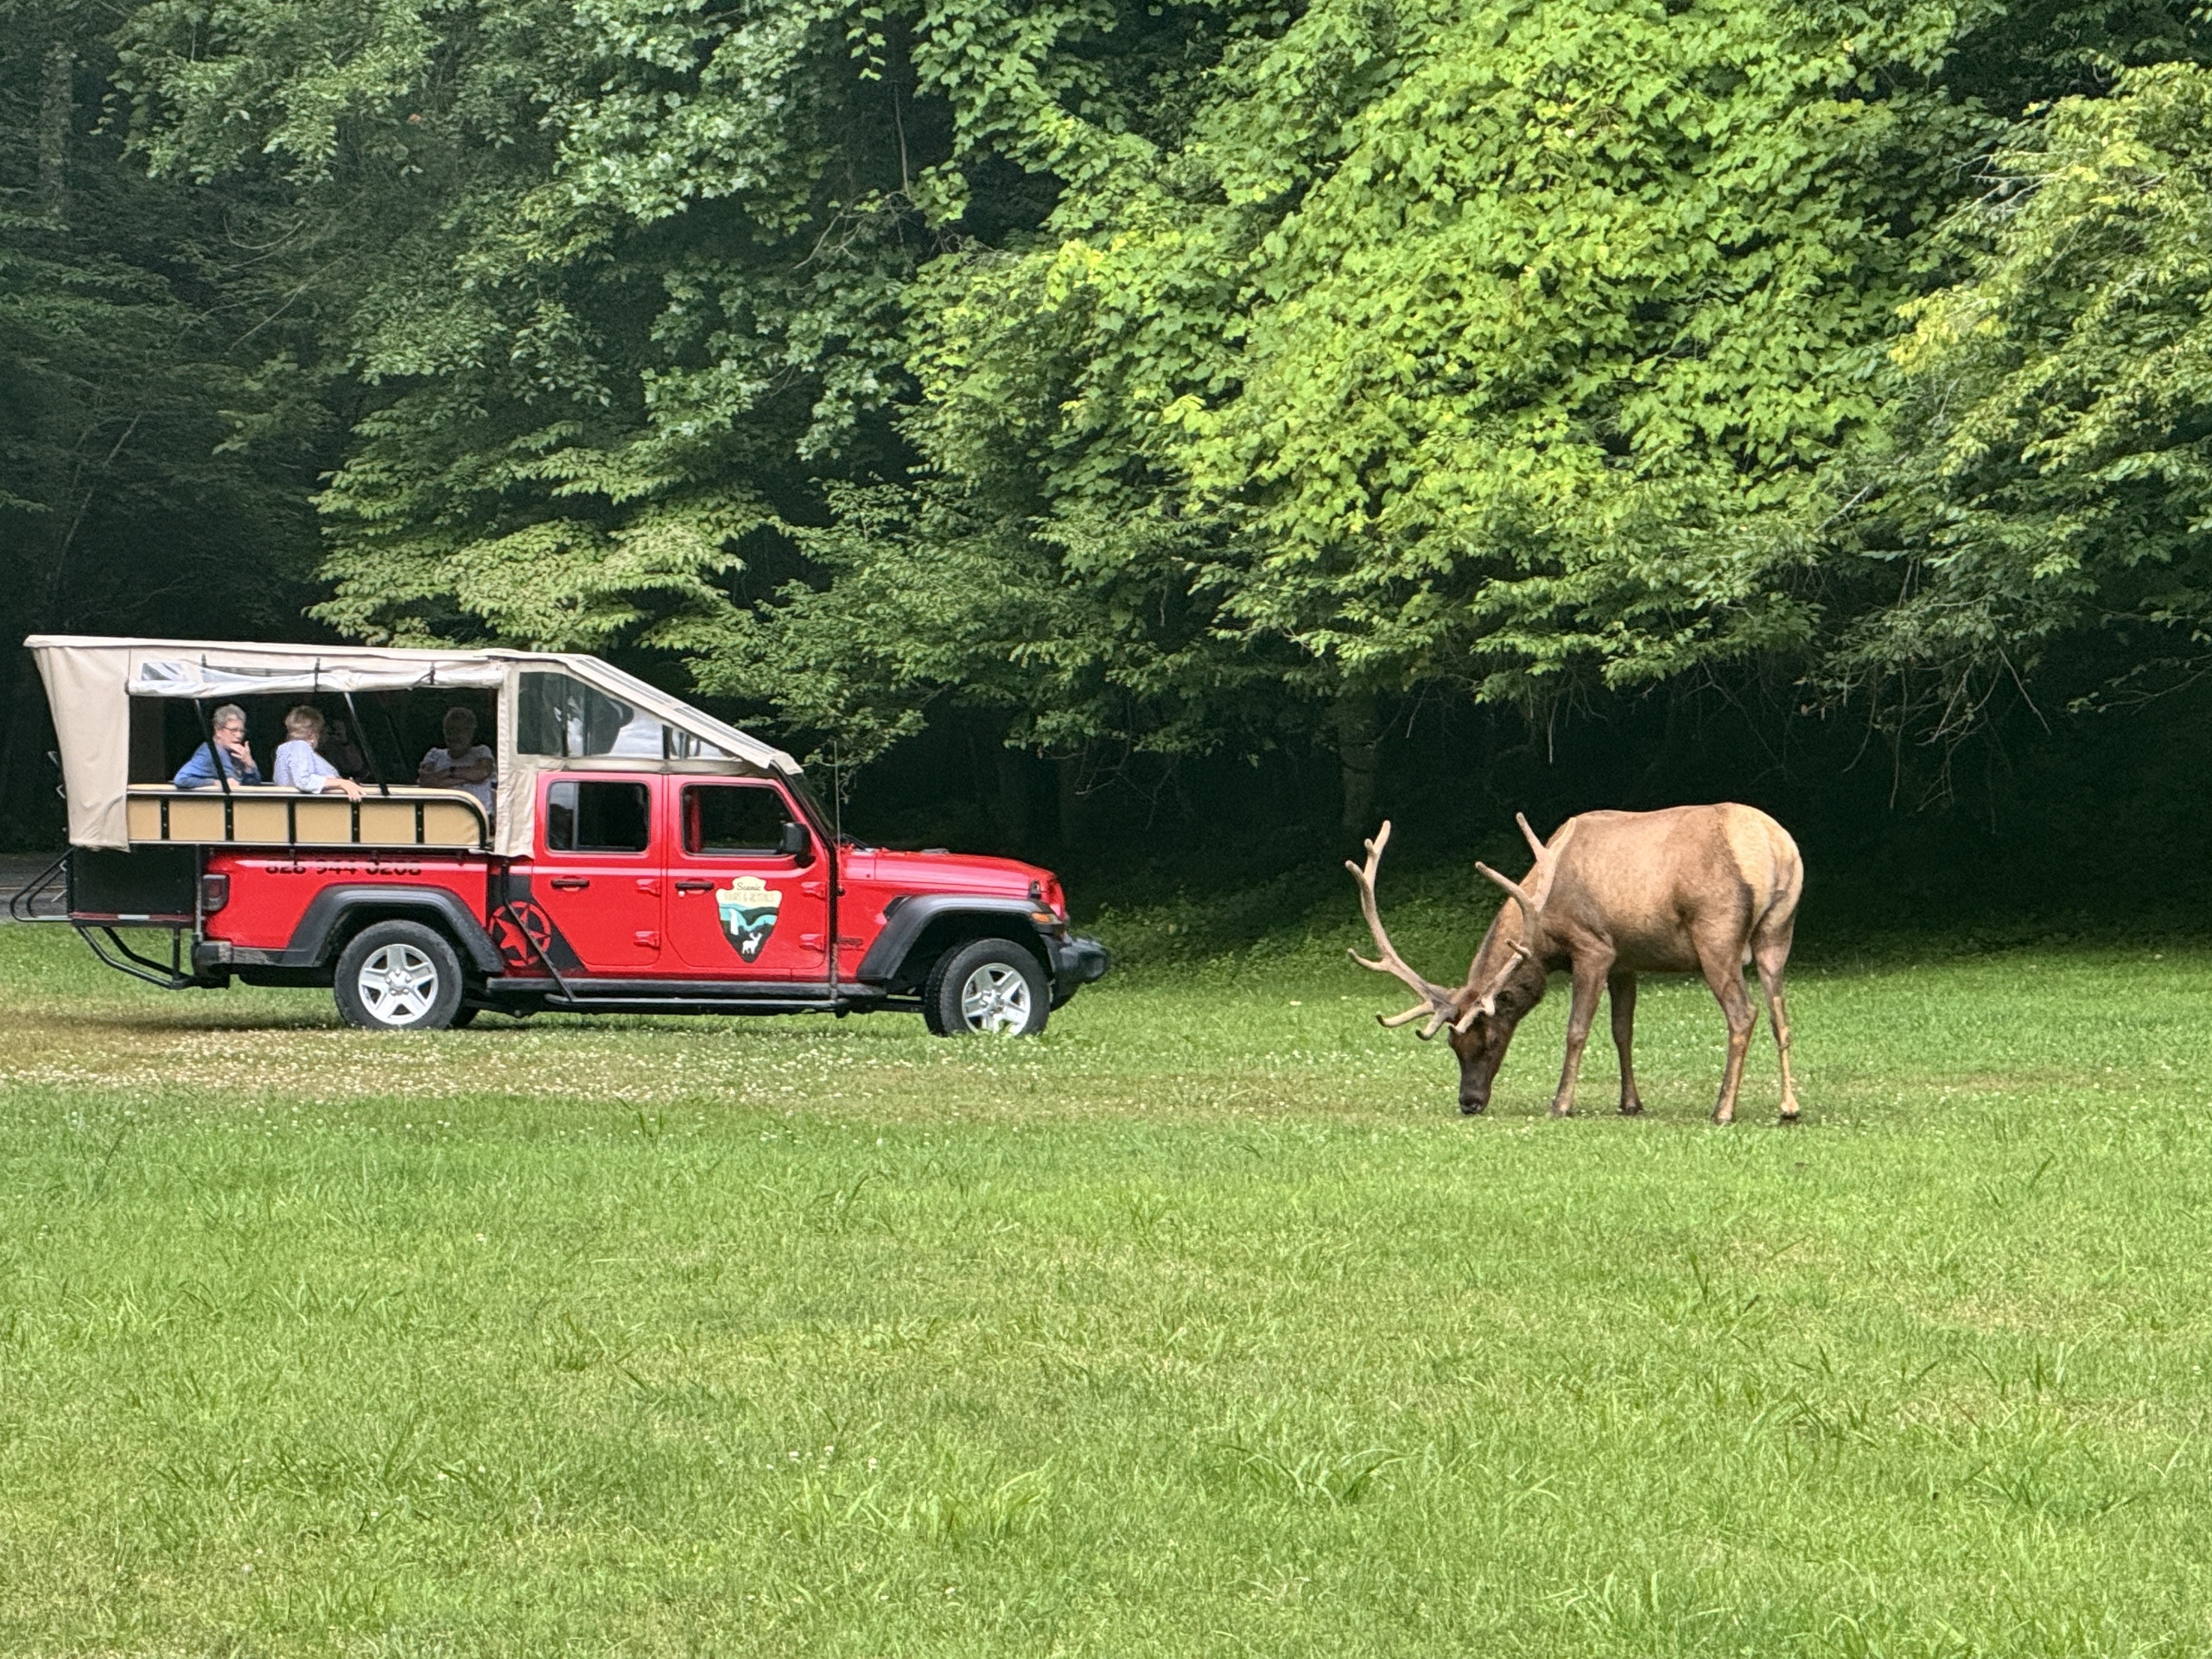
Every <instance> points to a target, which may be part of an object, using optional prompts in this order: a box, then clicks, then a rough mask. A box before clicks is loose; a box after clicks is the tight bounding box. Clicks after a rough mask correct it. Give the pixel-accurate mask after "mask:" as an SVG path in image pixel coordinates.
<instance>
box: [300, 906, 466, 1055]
mask: <svg viewBox="0 0 2212 1659" xmlns="http://www.w3.org/2000/svg"><path fill="white" fill-rule="evenodd" d="M331 988H332V990H333V991H334V993H335V994H336V995H337V998H338V1012H339V1014H340V1015H342V1016H343V1017H344V1019H345V1020H346V1024H347V1025H349V1026H359V1027H362V1028H363V1029H364V1030H366V1031H443V1030H444V1029H445V1028H446V1027H448V1026H450V1025H451V1024H453V1023H454V1016H455V1015H456V1014H459V1013H460V1012H461V953H460V952H459V951H457V950H454V948H453V942H452V941H451V940H449V939H448V938H446V936H445V935H444V934H442V933H441V932H439V931H437V929H435V928H434V927H425V926H424V925H423V924H422V923H420V922H372V923H371V924H370V925H368V926H366V927H365V928H363V929H362V930H361V931H359V933H357V934H356V935H354V937H353V943H352V944H348V945H347V946H346V949H345V950H344V952H343V953H342V954H341V955H340V957H339V958H338V974H337V977H336V980H335V982H334V983H333V985H332V987H331Z"/></svg>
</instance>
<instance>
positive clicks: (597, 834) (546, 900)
mask: <svg viewBox="0 0 2212 1659" xmlns="http://www.w3.org/2000/svg"><path fill="white" fill-rule="evenodd" d="M658 781H659V780H658V779H655V778H652V777H651V776H646V777H639V776H636V775H634V774H633V775H632V776H628V777H620V776H616V777H599V778H594V777H588V776H574V775H563V774H560V773H555V774H552V775H550V776H549V777H547V778H546V779H545V780H544V782H543V785H541V787H542V788H543V790H544V791H545V792H544V793H543V795H542V796H541V797H540V798H539V799H538V808H537V849H536V856H535V857H534V858H533V859H532V860H531V866H530V870H529V876H530V895H529V897H530V902H531V904H533V905H535V906H537V909H538V911H539V912H541V913H542V915H543V918H545V919H546V920H547V921H549V922H550V924H551V925H552V929H553V931H554V935H555V937H556V938H557V939H559V940H563V941H565V942H566V944H567V945H568V947H569V951H570V952H572V953H573V954H574V956H575V959H576V961H577V962H578V963H581V964H582V967H583V969H584V971H585V972H586V973H588V974H597V975H604V976H613V977H618V978H619V977H622V976H641V975H642V976H651V975H652V974H654V973H655V972H657V971H658V969H659V966H660V959H661V949H660V930H661V887H662V880H661V872H660V858H659V855H658V846H657V845H656V842H657V840H658V837H656V836H655V835H654V833H653V829H654V825H653V816H654V815H653V807H654V804H655V800H654V797H655V793H656V791H655V788H654V785H656V784H657V783H658ZM551 954H552V956H553V959H554V961H555V962H556V963H560V962H561V960H562V955H563V953H562V952H561V951H560V950H558V949H557V948H556V949H555V950H553V951H552V952H551Z"/></svg>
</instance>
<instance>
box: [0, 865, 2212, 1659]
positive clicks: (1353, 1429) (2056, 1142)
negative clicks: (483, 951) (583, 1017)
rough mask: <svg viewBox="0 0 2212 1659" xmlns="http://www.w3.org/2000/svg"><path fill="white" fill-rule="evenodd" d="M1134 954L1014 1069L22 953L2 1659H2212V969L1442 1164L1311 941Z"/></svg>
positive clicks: (3, 1164) (1819, 1008)
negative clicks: (347, 1026)
mask: <svg viewBox="0 0 2212 1659" xmlns="http://www.w3.org/2000/svg"><path fill="white" fill-rule="evenodd" d="M1343 908H1344V909H1346V910H1349V908H1350V905H1349V894H1348V893H1347V894H1346V895H1345V902H1344V906H1343ZM1110 920H1111V918H1109V923H1110ZM1424 921H1426V922H1427V924H1428V925H1427V929H1426V930H1425V931H1424V929H1423V927H1422V923H1423V922H1424ZM1118 926H1119V930H1120V931H1119V932H1118V933H1115V931H1114V927H1113V926H1112V925H1109V933H1112V934H1114V937H1116V938H1117V939H1118V940H1120V941H1121V942H1122V943H1124V944H1134V945H1135V947H1136V949H1135V953H1134V954H1135V958H1136V967H1135V970H1134V971H1130V972H1127V973H1124V974H1122V975H1120V976H1117V979H1116V981H1113V982H1109V983H1108V984H1107V985H1105V986H1102V987H1099V988H1096V989H1094V990H1092V991H1090V992H1087V993H1086V994H1085V995H1084V996H1083V997H1082V998H1080V999H1079V1000H1078V1001H1077V1003H1076V1004H1075V1005H1073V1006H1072V1007H1070V1008H1068V1009H1067V1010H1065V1012H1064V1014H1062V1015H1060V1016H1058V1017H1056V1018H1055V1020H1054V1021H1053V1025H1052V1030H1051V1032H1050V1033H1048V1034H1047V1035H1046V1037H1045V1038H1044V1039H1042V1040H1040V1041H1038V1042H1034V1043H1025V1044H1003V1043H1001V1044H991V1043H980V1042H979V1043H964V1044H955V1043H946V1042H938V1041H934V1040H932V1039H929V1038H927V1037H926V1036H925V1035H923V1034H922V1033H921V1029H920V1026H919V1022H918V1021H917V1020H900V1019H892V1018H879V1019H875V1020H849V1021H845V1022H842V1023H840V1022H835V1021H830V1020H804V1021H799V1020H786V1021H759V1022H721V1021H703V1020H702V1021H693V1022H682V1021H663V1022H652V1021H625V1022H618V1023H600V1024H588V1023H585V1022H582V1021H579V1020H538V1021H535V1022H532V1023H531V1024H529V1025H527V1026H517V1025H513V1024H510V1023H507V1022H504V1021H499V1020H491V1019H487V1020H485V1021H484V1022H483V1023H482V1025H481V1026H480V1027H479V1028H477V1029H475V1030H472V1031H468V1032H465V1033H445V1034H442V1035H438V1036H435V1037H424V1038H416V1039H408V1038H401V1037H375V1036H369V1035H365V1034H362V1033H353V1032H349V1031H345V1030H342V1029H340V1028H338V1027H336V1025H335V1022H334V1014H333V1013H332V1011H331V1007H330V1004H329V1001H328V999H327V995H323V994H320V993H308V992H283V993H280V992H251V991H243V990H241V991H233V992H230V993H226V994H222V995H207V994H192V995H178V996H168V995H163V994H162V993H159V992H156V991H154V990H151V989H148V988H140V987H137V986H135V985H132V984H130V982H126V981H124V980H122V979H119V978H117V977H115V976H111V975H108V974H106V973H105V971H104V970H101V969H97V968H96V967H94V966H93V965H92V964H91V963H90V962H89V960H88V959H87V958H86V957H85V955H84V953H83V951H82V948H81V947H80V946H79V945H78V944H77V943H76V941H75V940H74V939H73V938H72V937H70V936H69V935H67V933H66V932H60V931H55V930H45V929H39V930H34V929H29V928H22V927H12V928H4V929H0V1649H5V1650H6V1651H9V1652H16V1653H35V1654H78V1653H86V1654H89V1653H100V1654H110V1653H128V1654H187V1653H192V1654H199V1653H222V1654H234V1655H249V1654H251V1655H277V1654H289V1653H307V1652H316V1653H321V1652H336V1653H347V1654H362V1655H399V1654H437V1655H463V1654H469V1655H473V1654H543V1653H548V1652H553V1651H561V1652H573V1653H608V1654H613V1653H620V1654H625V1655H658V1654H704V1653H728V1654H762V1655H766V1654H790V1653H798V1652H804V1653H810V1654H849V1655H856V1656H857V1655H879V1654H894V1653H975V1654H982V1653H990V1654H1001V1653H1018V1654H1038V1655H1046V1654H1068V1655H1074V1654H1096V1655H1113V1656H1122V1655H1128V1654H1133V1653H1205V1654H1214V1653H1220V1654H1243V1653H1250V1654H1264V1655H1271V1656H1272V1655H1295V1654H1307V1653H1313V1654H1329V1655H1364V1654H1455V1655H1456V1654H1479V1655H1485V1656H1489V1655H1557V1654H1577V1655H1580V1654H1592V1655H1614V1654H1618V1655H1649V1654H1678V1653H1679V1654H1691V1653H1698V1654H1708V1653H1709V1654H1754V1655H1796V1654H1805V1655H1827V1654H1834V1655H1842V1656H1858V1655H1889V1656H1900V1655H1967V1654H1983V1655H2000V1654H2001V1655H2012V1654H2049V1655H2062V1654H2063V1655H2084V1654H2099V1655H2102V1654H2114V1655H2117V1654H2135V1653H2158V1654H2162V1655H2169V1654H2184V1653H2197V1652H2212V1438H2208V1436H2207V1433H2206V1431H2207V1427H2208V1423H2209V1422H2212V1376H2207V1368H2208V1366H2212V1211H2209V1210H2208V1201H2209V1200H2212V1141H2208V1121H2207V1116H2206V1113H2205V1109H2204V1108H2205V1103H2206V1100H2207V1095H2208V1088H2207V1083H2206V1077H2207V1066H2208V1060H2212V1052H2208V1051H2212V952H2202V951H2191V950H2187V949H2185V948H2183V947H2178V946H2169V947H2166V948H2164V949H2163V950H2157V949H2156V948H2154V947H2152V946H2145V947H2143V948H2142V949H2140V950H2133V951H2123V950H2109V949H2107V950H2092V949H2088V948H2075V949H2072V950H2056V949H2046V950H2040V951H2037V950H2012V951H2006V952H2002V953H1997V954H1993V955H1988V956H1983V957H1974V956H1970V955H1959V954H1952V955H1949V956H1948V957H1936V956H1932V955H1931V956H1929V957H1927V958H1926V959H1924V960H1921V961H1916V960H1915V958H1914V956H1913V953H1912V952H1911V951H1910V950H1908V949H1905V948H1903V947H1899V948H1897V949H1894V950H1890V951H1889V952H1887V953H1886V954H1885V955H1882V956H1880V957H1872V958H1869V959H1868V960H1866V961H1865V962H1858V963H1854V962H1851V961H1847V960H1843V959H1840V958H1839V959H1836V960H1833V961H1830V962H1828V963H1825V964H1821V965H1818V966H1811V967H1804V968H1802V969H1801V971H1800V972H1799V973H1798V974H1797V976H1796V979H1795V995H1794V999H1793V1013H1794V1015H1795V1019H1796V1027H1797V1034H1798V1050H1797V1052H1798V1055H1799V1057H1800V1064H1801V1066H1802V1070H1801V1071H1800V1074H1799V1075H1800V1077H1801V1084H1802V1089H1803V1091H1804V1095H1805V1100H1806V1108H1807V1122H1805V1124H1804V1125H1803V1126H1802V1127H1800V1128H1795V1129H1789V1130H1785V1129H1782V1128H1777V1127H1776V1126H1775V1124H1774V1122H1773V1114H1774V1104H1775V1084H1774V1063H1773V1056H1772V1050H1771V1047H1770V1046H1769V1045H1768V1043H1767V1039H1766V1034H1765V1032H1764V1027H1762V1028H1761V1032H1760V1035H1759V1039H1758V1046H1756V1047H1755V1048H1754V1051H1753V1066H1752V1069H1751V1075H1750V1078H1749V1081H1748V1083H1747V1084H1746V1090H1745V1098H1744V1103H1743V1105H1742V1108H1741V1116H1740V1119H1739V1121H1738V1123H1737V1124H1736V1125H1735V1126H1733V1127H1732V1128H1726V1129H1716V1128H1713V1127H1712V1126H1711V1125H1710V1124H1709V1123H1708V1122H1707V1121H1706V1118H1707V1112H1708V1111H1709V1110H1710V1108H1711V1103H1712V1094H1713V1088H1714V1085H1715V1084H1716V1082H1717V1080H1718V1075H1719V1052H1720V1046H1721V1038H1722V1030H1721V1026H1720V1021H1719V1015H1718V1014H1717V1013H1716V1011H1715V1010H1714V1008H1713V1004H1712V1002H1711V1000H1710V998H1709V997H1708V996H1707V994H1706V992H1705V991H1704V989H1703V988H1701V987H1697V986H1692V985H1688V984H1677V985H1664V986H1657V987H1651V988H1647V991H1646V995H1645V998H1644V1001H1643V1041H1642V1044H1641V1052H1640V1055H1639V1062H1640V1071H1641V1076H1642V1078H1643V1092H1644V1096H1645V1099H1646V1101H1647V1102H1648V1103H1649V1106H1650V1108H1651V1109H1650V1111H1649V1114H1648V1115H1647V1116H1644V1117H1643V1118H1642V1119H1639V1120H1633V1121H1623V1120H1620V1119H1618V1118H1616V1117H1615V1116H1613V1115H1612V1113H1611V1103H1612V1099H1611V1089H1612V1077H1613V1073H1612V1063H1611V1049H1610V1046H1609V1045H1608V1044H1607V1043H1606V1042H1605V1040H1604V1038H1603V1034H1602V1026H1601V1031H1600V1035H1599V1039H1597V1040H1595V1041H1593V1043H1592V1048H1591V1055H1590V1062H1589V1064H1588V1065H1587V1066H1586V1070H1585V1074H1584V1096H1583V1115H1582V1116H1579V1117H1578V1118H1576V1119H1573V1120H1572V1121H1569V1122H1552V1121H1549V1120H1548V1119H1547V1118H1546V1117H1545V1116H1543V1107H1544V1103H1545V1102H1546V1100H1547V1098H1548V1094H1549V1090H1550V1087H1551V1084H1552V1083H1553V1081H1554V1075H1555V1072H1556V1068H1557V1065H1558V1043H1559V1033H1560V1024H1561V1021H1562V1020H1563V1017H1564V1014H1563V1004H1564V1000H1565V999H1564V997H1563V996H1561V995H1554V998H1553V999H1552V1000H1551V1001H1548V1003H1547V1004H1546V1005H1545V1007H1543V1008H1541V1010H1539V1012H1538V1014H1537V1015H1536V1016H1535V1018H1533V1019H1532V1020H1531V1021H1530V1022H1529V1025H1528V1026H1527V1027H1524V1029H1523V1032H1522V1036H1521V1038H1520V1040H1519V1043H1518V1045H1517V1046H1516V1050H1515V1052H1514V1054H1513V1056H1512V1058H1511V1059H1510V1061H1509V1063H1508V1065H1507V1067H1506V1071H1505V1073H1504V1077H1503V1082H1502V1084H1501V1087H1500V1090H1499V1097H1498V1100H1497V1104H1496V1105H1495V1106H1494V1107H1493V1109H1492V1110H1491V1114H1490V1116H1488V1117H1486V1118H1484V1119H1479V1120H1474V1121H1468V1120H1463V1119H1462V1118H1461V1117H1460V1116H1459V1115H1458V1113H1457V1111H1456V1110H1455V1109H1454V1106H1453V1099H1454V1093H1453V1089H1454V1082H1455V1078H1456V1071H1455V1069H1454V1067H1453V1065H1452V1061H1451V1059H1450V1057H1449V1056H1448V1055H1447V1054H1446V1052H1443V1050H1442V1046H1441V1045H1439V1046H1434V1047H1423V1046H1421V1045H1420V1044H1418V1043H1416V1042H1414V1040H1412V1039H1411V1038H1410V1037H1409V1036H1408V1035H1407V1034H1405V1033H1385V1032H1383V1031H1380V1030H1378V1029H1377V1028H1376V1025H1375V1023H1374V1020H1373V1019H1372V1017H1371V1016H1372V1014H1374V1013H1375V1012H1376V1011H1377V1010H1378V1009H1394V1008H1395V1007H1397V1006H1398V1003H1399V1001H1402V999H1400V998H1398V997H1397V996H1396V995H1395V987H1391V986H1389V985H1386V984H1384V983H1382V982H1378V981H1376V980H1375V979H1374V978H1373V977H1372V976H1367V975H1363V974H1362V973H1360V972H1359V971H1358V970H1357V969H1353V968H1351V967H1350V966H1349V965H1348V964H1346V963H1344V959H1343V956H1342V952H1341V948H1340V947H1341V946H1342V945H1343V944H1344V943H1347V942H1349V939H1350V935H1349V934H1348V933H1343V934H1338V935H1334V936H1328V937H1315V938H1305V937H1303V936H1302V934H1301V933H1300V930H1298V929H1296V928H1295V927H1294V928H1293V929H1291V930H1290V931H1287V932H1284V933H1280V934H1277V935H1274V936H1270V937H1269V938H1268V939H1266V940H1263V941H1262V944H1261V945H1260V946H1258V947H1255V948H1254V949H1252V950H1246V951H1243V952H1240V953H1239V954H1238V955H1236V957H1231V958H1216V959H1212V960H1199V959H1198V957H1199V956H1202V954H1203V953H1199V952H1187V951H1186V952H1185V960H1182V961H1177V960H1175V957H1174V951H1173V935H1171V934H1169V933H1168V932H1167V928H1168V926H1169V923H1168V921H1167V919H1166V917H1165V915H1164V914H1162V915H1155V916H1149V917H1145V916H1139V917H1128V918H1122V919H1121V921H1120V923H1119V924H1118ZM1405 931H1406V932H1407V933H1408V936H1410V937H1411V938H1414V941H1415V942H1416V943H1417V944H1421V946H1422V948H1421V950H1419V951H1417V952H1416V951H1414V950H1410V949H1409V954H1414V955H1415V956H1416V959H1417V960H1421V959H1426V960H1428V961H1431V962H1434V963H1437V964H1438V967H1439V969H1441V967H1442V965H1443V963H1444V961H1445V960H1446V956H1447V943H1446V942H1447V939H1448V938H1449V936H1450V935H1451V934H1452V931H1454V930H1453V929H1452V926H1451V925H1449V924H1448V922H1447V920H1446V912H1445V911H1444V910H1443V909H1442V908H1433V909H1432V911H1430V912H1418V911H1416V912H1414V914H1413V915H1412V916H1411V917H1410V918H1408V921H1407V923H1406V929H1405ZM1468 943H1469V941H1468V940H1466V939H1465V938H1461V939H1460V940H1459V945H1458V950H1459V960H1460V961H1461V962H1464V960H1465V950H1466V948H1467V944H1468ZM1147 963H1149V964H1150V965H1147Z"/></svg>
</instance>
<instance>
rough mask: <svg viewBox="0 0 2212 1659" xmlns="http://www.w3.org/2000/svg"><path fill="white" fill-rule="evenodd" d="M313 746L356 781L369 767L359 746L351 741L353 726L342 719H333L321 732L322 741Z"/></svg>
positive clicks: (345, 774)
mask: <svg viewBox="0 0 2212 1659" xmlns="http://www.w3.org/2000/svg"><path fill="white" fill-rule="evenodd" d="M315 752H316V753H318V754H320V755H321V756H322V758H323V759H324V760H327V761H329V762H330V764H331V765H332V766H335V767H337V768H338V770H339V771H340V773H342V774H343V775H344V776H346V777H348V778H351V779H353V780H354V781H355V782H356V783H359V781H360V779H361V774H362V773H363V772H366V771H368V769H369V763H368V761H367V760H365V758H364V757H363V755H362V753H361V746H360V745H359V744H358V743H356V742H354V741H353V728H352V727H351V726H348V725H347V724H346V722H345V721H342V720H333V721H331V722H330V726H329V728H328V729H327V730H326V731H325V732H324V733H323V734H322V741H321V742H320V743H318V744H316V745H315Z"/></svg>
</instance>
